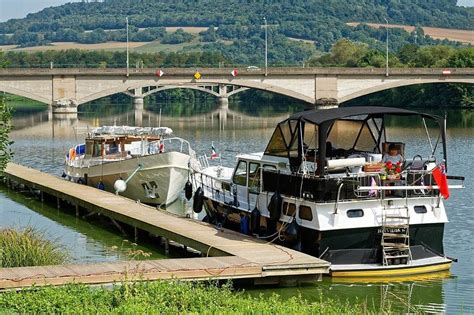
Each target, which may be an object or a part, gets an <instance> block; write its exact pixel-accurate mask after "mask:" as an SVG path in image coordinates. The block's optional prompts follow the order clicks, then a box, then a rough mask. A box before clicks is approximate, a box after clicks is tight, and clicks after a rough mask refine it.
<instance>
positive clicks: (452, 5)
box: [0, 0, 474, 64]
mask: <svg viewBox="0 0 474 315" xmlns="http://www.w3.org/2000/svg"><path fill="white" fill-rule="evenodd" d="M126 17H128V19H129V23H130V40H131V41H160V42H161V43H169V44H178V43H183V42H190V41H192V40H193V38H195V37H196V36H198V37H199V38H198V39H199V40H198V42H200V43H199V44H198V45H195V46H194V47H190V48H188V49H189V50H199V51H216V52H220V53H221V54H222V55H223V56H225V57H226V58H229V59H232V60H233V61H234V62H237V63H247V64H253V63H256V62H257V61H258V60H256V59H255V55H256V52H261V51H262V49H263V46H264V28H263V25H264V19H263V18H264V17H265V18H266V21H267V23H268V33H269V36H268V38H269V61H270V63H273V64H275V63H286V64H291V63H301V62H303V61H305V60H307V59H308V58H310V57H312V56H314V55H315V54H317V53H318V51H328V50H329V49H330V48H331V47H332V45H333V44H334V43H335V42H336V41H338V40H340V39H342V38H347V39H350V40H353V41H356V42H362V43H366V44H368V45H369V46H370V47H371V48H378V49H383V45H384V42H385V39H386V31H385V29H383V28H380V29H377V28H371V27H369V26H367V25H365V24H361V25H358V26H356V27H352V26H348V25H347V24H346V23H347V22H366V23H368V22H375V23H385V19H387V20H388V21H389V22H390V23H397V24H407V25H415V26H437V27H447V28H462V29H468V30H474V8H465V7H458V6H456V0H417V1H413V0H351V1H345V0H331V1H328V0H307V1H297V0H275V1H258V0H225V1H224V0H212V1H211V0H193V1H190V0H177V1H168V0H104V1H103V2H74V3H68V4H65V5H62V6H58V7H51V8H47V9H44V10H42V11H40V12H38V13H33V14H29V15H28V16H27V17H26V18H24V19H12V20H9V21H7V22H4V23H0V34H1V35H0V45H8V44H13V45H19V46H21V47H28V46H36V45H48V44H49V43H51V42H79V43H103V42H107V41H125V40H126V33H125V31H124V28H125V18H126ZM167 26H175V27H176V26H177V27H186V26H201V27H207V28H208V29H207V30H206V31H203V32H201V33H200V34H199V35H193V34H190V33H187V32H184V31H183V30H178V31H175V32H173V33H169V32H166V30H165V27H167ZM389 38H390V41H389V44H390V49H391V50H392V51H396V50H399V49H400V48H401V47H402V46H404V45H406V44H410V43H417V44H419V45H438V44H447V45H452V46H456V45H460V43H456V42H450V41H447V40H434V39H432V38H430V37H429V36H425V34H424V33H423V30H422V29H421V27H417V28H416V30H415V31H413V32H411V33H409V32H407V31H405V30H402V29H391V30H390V35H389ZM295 39H302V40H306V41H311V42H313V43H314V44H308V43H307V42H301V41H295Z"/></svg>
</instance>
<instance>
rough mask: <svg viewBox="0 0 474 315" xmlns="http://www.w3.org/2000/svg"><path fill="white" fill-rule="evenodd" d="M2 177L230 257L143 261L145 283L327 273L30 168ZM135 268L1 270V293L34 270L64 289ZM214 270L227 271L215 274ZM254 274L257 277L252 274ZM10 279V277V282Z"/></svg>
mask: <svg viewBox="0 0 474 315" xmlns="http://www.w3.org/2000/svg"><path fill="white" fill-rule="evenodd" d="M5 175H6V176H7V177H8V178H9V179H10V180H12V181H15V182H18V183H21V184H24V185H26V186H28V187H31V188H33V189H37V190H40V191H42V192H45V193H47V194H49V195H53V196H56V197H57V198H59V199H61V200H66V201H68V202H70V203H72V204H73V205H79V206H81V207H84V208H86V209H88V210H89V211H94V212H99V213H101V214H102V215H105V216H108V217H110V218H113V219H115V220H117V221H120V222H123V223H126V224H129V225H131V226H134V227H137V228H140V229H142V230H145V231H148V232H150V233H152V234H155V235H158V236H162V237H165V238H167V239H170V240H173V241H175V242H178V243H180V244H183V245H186V246H189V247H192V248H194V249H197V250H199V251H200V252H202V253H204V254H205V256H231V257H214V258H210V257H207V258H192V259H167V260H160V261H159V262H158V261H154V262H151V261H142V262H140V263H139V264H140V266H142V267H145V266H146V268H145V269H144V270H143V273H144V275H149V276H150V280H151V279H167V278H171V277H176V278H179V279H198V278H200V279H208V278H210V277H211V276H210V275H209V273H208V271H209V270H220V268H221V269H222V268H224V271H222V273H218V275H217V276H216V277H217V278H218V277H221V276H222V277H227V278H238V277H254V278H262V277H280V276H282V277H291V276H300V275H307V276H310V275H313V276H319V275H321V274H323V273H328V270H329V263H328V262H326V261H324V260H321V259H318V258H316V257H313V256H309V255H306V254H304V253H301V252H298V251H295V250H292V249H289V248H286V247H283V246H279V245H275V244H271V243H267V242H265V241H262V240H258V239H256V238H253V237H250V236H246V235H243V234H240V233H237V232H234V231H231V230H227V229H220V230H218V229H216V228H215V227H214V226H213V225H210V224H207V223H204V222H198V221H196V220H192V219H187V218H183V217H178V216H176V215H173V214H171V213H168V212H165V211H159V210H156V209H155V208H153V207H149V206H146V205H143V204H139V203H136V202H135V201H133V200H130V199H127V198H124V197H121V196H116V195H114V194H111V193H108V192H104V191H101V190H98V189H95V188H93V187H89V186H84V185H79V184H75V183H71V182H68V181H65V180H64V179H61V178H58V177H56V176H53V175H49V174H45V173H42V172H40V171H38V170H35V169H32V168H27V167H24V166H20V165H17V164H13V163H10V164H8V166H7V168H6V170H5ZM216 259H217V260H216ZM134 264H135V262H120V263H113V264H110V263H109V264H95V265H74V266H72V265H71V266H67V270H74V271H75V272H76V274H74V273H68V272H67V271H65V269H61V268H63V266H53V267H28V268H30V269H28V268H27V269H22V268H10V269H0V288H2V287H3V288H5V286H7V285H9V283H10V284H12V283H25V284H26V283H32V282H31V281H38V280H39V278H38V277H35V276H34V275H35V274H36V273H37V272H38V271H35V270H34V268H39V269H38V270H42V271H44V273H38V274H40V275H44V277H43V280H42V281H43V282H44V283H51V284H56V283H65V282H61V281H63V280H64V281H66V280H67V281H71V280H74V281H77V282H83V283H96V282H94V281H96V280H97V281H99V282H97V283H104V281H105V280H103V279H104V278H106V279H110V280H113V281H116V280H117V279H118V278H120V277H119V275H121V277H122V278H123V275H124V271H125V269H124V268H125V267H126V266H130V265H133V266H135V265H134ZM152 264H158V265H159V266H165V267H164V269H163V270H161V269H160V271H157V269H154V268H152V267H150V266H151V265H152ZM218 264H227V265H225V267H220V268H219V267H218ZM229 264H230V265H229ZM178 265H181V266H182V268H178V267H177V266H178ZM78 266H80V267H78ZM91 266H93V267H91ZM106 266H108V267H106ZM64 267H66V266H64ZM44 268H47V269H48V270H49V269H50V268H52V269H51V270H50V271H48V270H43V269H44ZM82 268H84V270H86V269H90V268H97V270H103V272H102V273H100V274H96V273H94V275H91V274H90V273H88V272H85V274H84V273H83V270H82ZM104 268H105V269H104ZM257 269H258V270H259V272H257V271H256V270H257ZM29 272H32V275H33V276H32V278H31V279H30V278H25V277H23V276H22V275H23V274H22V273H29ZM35 272H36V273H35ZM17 273H20V275H19V279H22V280H21V281H20V282H18V281H17V282H15V281H14V280H13V279H18V276H16V274H17ZM54 273H57V274H54ZM9 274H11V275H12V276H11V279H10V280H9V277H8V275H9ZM155 277H156V278H155ZM46 279H49V280H46ZM58 279H59V280H58ZM79 279H80V281H79ZM9 281H13V282H9ZM109 282H110V281H109Z"/></svg>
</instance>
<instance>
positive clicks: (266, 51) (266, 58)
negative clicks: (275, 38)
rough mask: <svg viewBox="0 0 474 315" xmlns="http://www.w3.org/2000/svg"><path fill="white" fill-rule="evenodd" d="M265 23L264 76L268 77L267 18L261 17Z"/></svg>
mask: <svg viewBox="0 0 474 315" xmlns="http://www.w3.org/2000/svg"><path fill="white" fill-rule="evenodd" d="M263 21H264V22H265V76H267V75H268V30H267V26H268V25H267V18H266V17H263Z"/></svg>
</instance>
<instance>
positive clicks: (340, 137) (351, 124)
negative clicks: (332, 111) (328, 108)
mask: <svg viewBox="0 0 474 315" xmlns="http://www.w3.org/2000/svg"><path fill="white" fill-rule="evenodd" d="M362 123H363V122H362V121H352V120H336V121H335V122H334V124H333V125H332V127H331V130H330V132H329V135H328V138H327V141H328V142H331V145H332V147H333V148H334V149H336V148H337V149H345V150H348V149H352V147H353V146H354V143H355V141H356V139H357V136H358V134H359V131H360V128H361V126H362Z"/></svg>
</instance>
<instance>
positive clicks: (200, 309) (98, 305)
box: [0, 281, 416, 314]
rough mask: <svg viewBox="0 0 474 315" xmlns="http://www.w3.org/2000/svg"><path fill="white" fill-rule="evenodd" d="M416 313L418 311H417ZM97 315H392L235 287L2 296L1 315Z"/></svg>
mask: <svg viewBox="0 0 474 315" xmlns="http://www.w3.org/2000/svg"><path fill="white" fill-rule="evenodd" d="M414 311H415V312H416V310H414ZM76 312H79V313H81V314H82V313H84V314H89V313H94V314H152V313H153V314H181V313H193V314H222V313H224V314H389V313H391V306H390V305H386V306H385V308H384V309H377V307H375V305H370V303H368V302H367V301H365V302H362V303H359V302H356V304H351V303H349V302H348V301H341V300H339V299H334V298H323V297H322V296H320V298H319V300H318V301H317V302H308V301H307V300H305V299H303V298H302V297H301V296H298V297H291V298H289V299H286V298H282V297H281V296H279V295H277V294H274V295H272V296H271V297H264V296H262V295H261V296H259V297H252V296H250V295H248V294H246V293H245V291H235V290H234V289H233V288H232V285H231V284H230V283H226V284H224V285H221V286H219V285H217V283H212V282H211V283H196V282H178V281H171V282H170V281H154V282H122V283H117V284H114V285H113V286H109V287H99V288H98V287H88V286H85V285H80V284H71V285H66V286H63V287H42V288H33V289H30V290H23V291H19V292H14V291H10V292H5V293H2V294H0V313H47V314H62V313H76Z"/></svg>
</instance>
